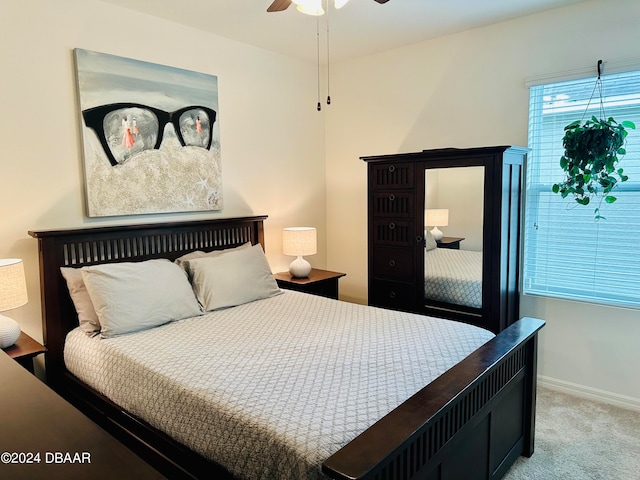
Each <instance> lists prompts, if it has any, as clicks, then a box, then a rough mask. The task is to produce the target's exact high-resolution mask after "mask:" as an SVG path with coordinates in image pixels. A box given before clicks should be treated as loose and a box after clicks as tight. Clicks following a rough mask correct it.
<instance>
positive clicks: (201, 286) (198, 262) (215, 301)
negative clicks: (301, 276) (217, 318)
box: [187, 244, 282, 311]
mask: <svg viewBox="0 0 640 480" xmlns="http://www.w3.org/2000/svg"><path fill="white" fill-rule="evenodd" d="M187 263H188V264H189V265H188V270H189V271H190V272H191V273H192V279H191V283H192V285H193V290H194V291H195V293H196V297H197V298H198V301H199V302H200V304H201V305H202V307H203V308H204V310H205V311H211V310H217V309H219V308H225V307H233V306H235V305H241V304H243V303H248V302H252V301H254V300H260V299H262V298H269V297H273V296H274V295H278V294H280V293H282V291H281V290H280V289H279V288H278V284H277V283H276V281H275V279H274V278H273V274H272V273H271V268H270V267H269V262H267V258H266V257H265V255H264V252H263V251H262V246H261V245H260V244H258V245H254V246H252V247H251V248H245V249H240V250H235V251H232V252H227V253H224V254H223V255H217V256H213V257H200V258H195V259H192V260H187Z"/></svg>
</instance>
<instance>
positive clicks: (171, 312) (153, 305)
mask: <svg viewBox="0 0 640 480" xmlns="http://www.w3.org/2000/svg"><path fill="white" fill-rule="evenodd" d="M81 272H82V278H83V280H84V283H85V286H86V288H87V292H88V293H89V297H90V298H91V303H93V307H94V308H95V311H96V314H97V316H98V320H99V321H100V325H101V329H100V335H101V336H102V337H103V338H109V337H113V336H115V335H122V334H123V333H130V332H135V331H138V330H144V329H147V328H151V327H156V326H159V325H162V324H164V323H168V322H171V321H173V320H180V319H182V318H187V317H195V316H197V315H201V314H202V310H201V309H200V306H199V305H198V301H197V300H196V298H195V296H194V294H193V290H192V289H191V285H190V284H189V281H188V280H187V276H186V274H185V272H184V271H183V270H182V269H181V268H180V267H178V265H176V264H175V263H173V262H171V261H169V260H166V259H158V260H147V261H145V262H135V263H134V262H123V263H109V264H104V265H96V266H92V267H84V268H83V269H82V270H81Z"/></svg>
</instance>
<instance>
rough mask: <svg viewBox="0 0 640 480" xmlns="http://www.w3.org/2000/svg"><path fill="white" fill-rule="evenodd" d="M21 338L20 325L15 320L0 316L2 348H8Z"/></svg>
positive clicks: (0, 341)
mask: <svg viewBox="0 0 640 480" xmlns="http://www.w3.org/2000/svg"><path fill="white" fill-rule="evenodd" d="M18 337H20V325H18V322H16V321H15V320H14V319H12V318H9V317H5V316H4V315H0V348H7V347H10V346H11V345H13V344H14V343H16V340H18Z"/></svg>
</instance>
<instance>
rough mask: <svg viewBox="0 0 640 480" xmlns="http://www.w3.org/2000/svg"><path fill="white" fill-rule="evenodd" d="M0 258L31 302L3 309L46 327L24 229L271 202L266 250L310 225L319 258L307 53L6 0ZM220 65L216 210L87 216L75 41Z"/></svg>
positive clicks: (320, 174)
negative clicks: (13, 260)
mask: <svg viewBox="0 0 640 480" xmlns="http://www.w3.org/2000/svg"><path fill="white" fill-rule="evenodd" d="M0 31H1V32H2V42H1V43H0V59H1V63H0V64H1V65H2V67H1V68H2V82H1V84H2V87H1V88H0V105H1V108H2V115H1V116H0V118H1V120H0V121H1V122H2V124H1V128H0V132H2V133H1V135H2V137H1V138H2V141H1V142H0V179H1V181H2V182H1V187H0V226H1V228H0V258H5V257H19V258H23V259H24V262H25V266H26V273H27V276H28V279H27V281H28V292H29V303H28V305H27V306H25V307H23V308H20V309H17V310H14V311H12V312H8V314H9V315H10V316H12V317H13V318H15V319H16V320H17V321H18V322H19V323H20V324H21V326H22V328H23V330H25V331H26V332H27V333H29V334H31V335H32V336H33V337H35V338H37V339H41V338H42V332H41V326H40V299H39V279H38V256H37V243H36V240H34V239H32V238H31V237H29V236H28V235H27V231H28V230H32V229H46V228H66V227H78V226H83V225H91V226H97V225H106V224H114V223H139V222H159V221H166V220H177V219H180V220H183V219H199V218H209V217H232V216H244V215H251V214H268V215H269V218H268V220H267V222H266V224H265V229H266V245H267V256H268V258H269V261H270V263H271V267H272V268H273V270H274V271H282V270H285V269H286V268H287V266H288V263H289V262H290V261H291V258H290V257H284V256H282V255H281V253H280V252H281V244H282V240H281V229H282V227H284V226H290V225H302V224H303V225H313V226H316V227H317V228H318V232H319V249H318V250H319V253H318V254H317V255H315V256H312V257H309V260H310V262H311V263H312V264H315V265H318V266H324V264H325V252H326V248H325V235H326V227H325V218H326V212H325V203H326V202H325V181H324V177H325V165H324V119H323V117H322V116H321V115H319V114H318V112H317V111H316V110H315V103H314V99H315V78H316V77H315V69H314V66H313V65H310V64H305V63H304V62H300V61H298V60H294V59H290V58H287V57H285V56H282V55H278V54H275V53H270V52H267V51H265V50H261V49H258V48H255V47H250V46H247V45H243V44H240V43H237V42H233V41H230V40H226V39H223V38H221V37H216V36H213V35H209V34H205V33H203V32H200V31H198V30H193V29H188V28H186V27H182V26H180V25H177V24H173V23H171V22H167V21H164V20H160V19H156V18H153V17H148V16H144V15H141V14H139V13H136V12H133V11H130V10H125V9H122V8H118V7H114V6H112V5H109V4H105V3H102V2H97V1H93V0H55V1H51V0H28V1H21V0H9V1H8V2H3V4H2V14H1V15H0ZM76 47H79V48H84V49H87V50H94V51H98V52H104V53H110V54H114V55H120V56H125V57H129V58H135V59H140V60H145V61H149V62H154V63H159V64H163V65H170V66H173V67H179V68H183V69H189V70H194V71H199V72H204V73H208V74H213V75H217V76H218V82H219V94H220V97H219V98H220V111H219V117H218V118H219V122H220V132H221V151H222V169H223V182H224V185H223V188H224V199H225V208H224V210H223V211H222V212H219V213H217V212H214V213H191V214H171V215H155V216H154V215H147V216H132V217H119V218H101V219H89V218H87V217H85V214H84V201H83V171H82V154H81V152H82V149H81V140H80V123H79V119H78V114H77V106H78V100H77V97H76V92H75V88H76V87H75V77H74V65H73V55H72V50H73V48H76Z"/></svg>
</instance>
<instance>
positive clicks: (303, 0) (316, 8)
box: [292, 0, 349, 16]
mask: <svg viewBox="0 0 640 480" xmlns="http://www.w3.org/2000/svg"><path fill="white" fill-rule="evenodd" d="M348 1H349V0H334V2H333V6H334V7H335V8H336V9H339V8H342V7H344V6H345V5H346V4H347V2H348ZM292 2H293V3H295V4H296V8H297V9H298V11H299V12H302V13H306V14H307V15H314V16H320V15H324V8H322V0H292Z"/></svg>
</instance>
